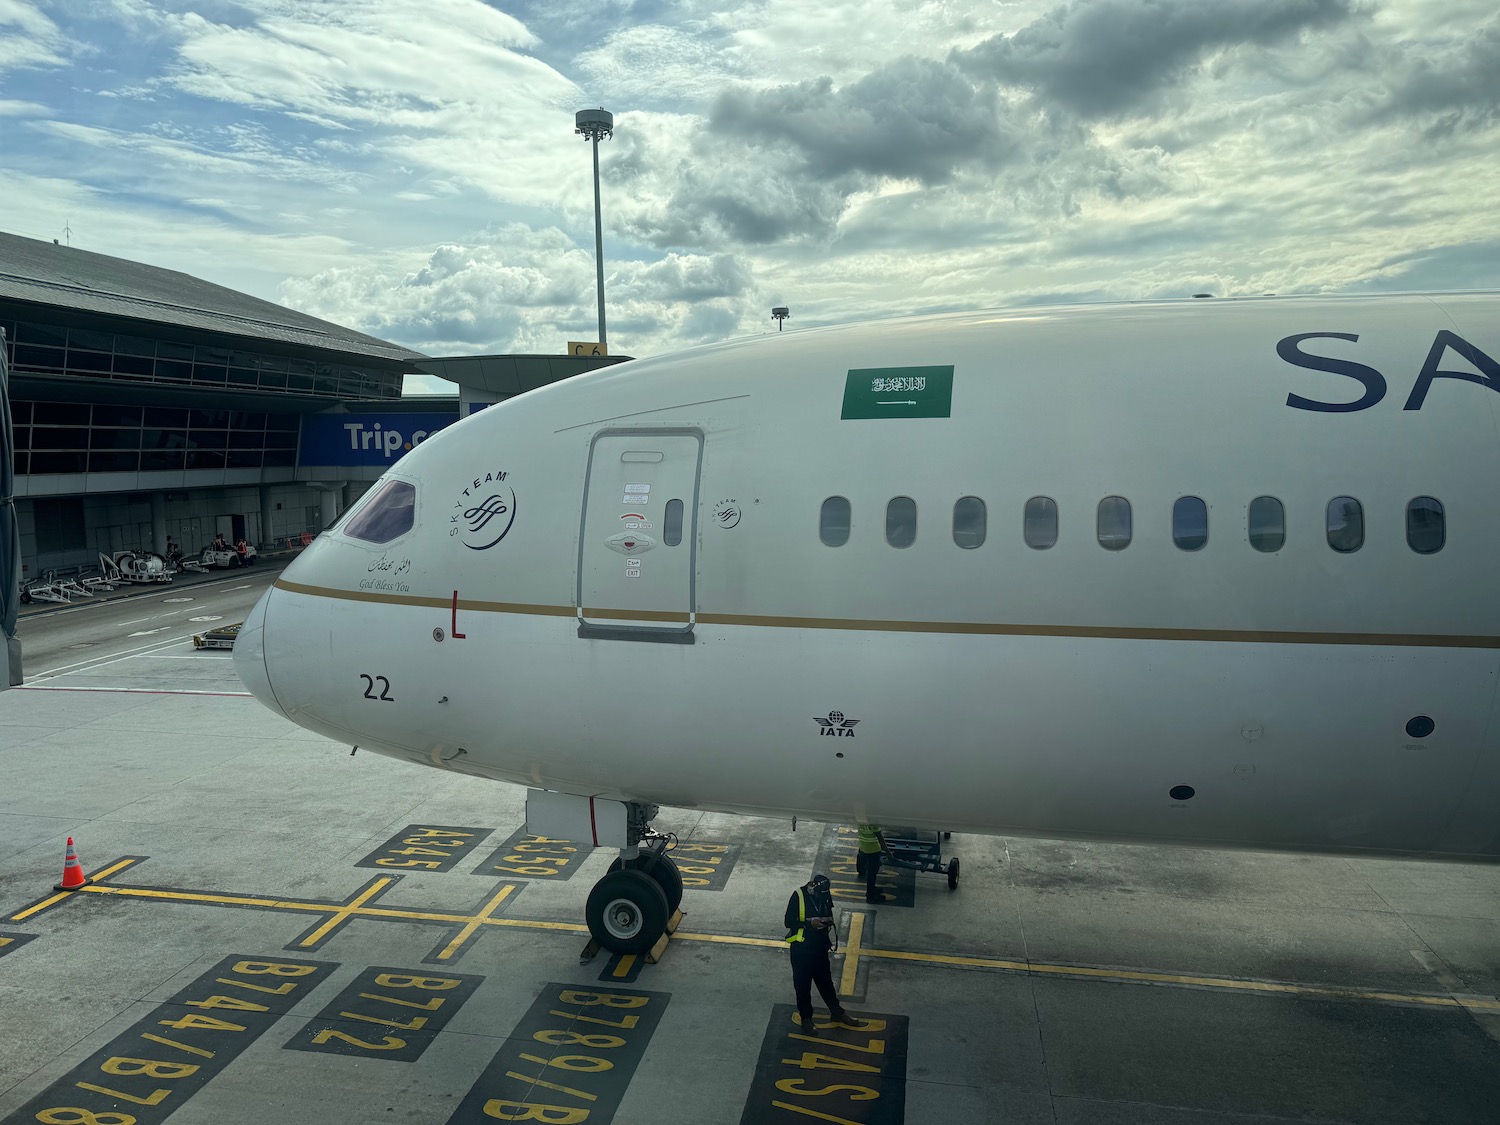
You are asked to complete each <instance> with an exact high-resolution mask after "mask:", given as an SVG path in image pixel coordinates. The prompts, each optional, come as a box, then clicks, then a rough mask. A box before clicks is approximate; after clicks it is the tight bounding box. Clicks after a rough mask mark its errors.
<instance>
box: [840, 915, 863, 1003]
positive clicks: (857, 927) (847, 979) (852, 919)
mask: <svg viewBox="0 0 1500 1125" xmlns="http://www.w3.org/2000/svg"><path fill="white" fill-rule="evenodd" d="M846 917H847V918H848V919H849V937H848V938H847V939H846V940H845V942H844V972H843V975H842V976H840V977H839V995H840V996H853V995H854V980H855V977H856V976H857V974H858V973H859V955H860V944H861V942H862V941H863V939H864V936H865V916H864V913H863V912H862V911H853V912H851V913H849V914H848V915H846Z"/></svg>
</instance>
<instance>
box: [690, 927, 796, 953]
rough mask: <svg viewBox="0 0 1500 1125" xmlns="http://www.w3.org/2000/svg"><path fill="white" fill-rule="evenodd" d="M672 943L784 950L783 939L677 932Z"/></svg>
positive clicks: (784, 941)
mask: <svg viewBox="0 0 1500 1125" xmlns="http://www.w3.org/2000/svg"><path fill="white" fill-rule="evenodd" d="M672 939H673V940H674V941H712V942H717V943H718V944H720V945H754V946H759V947H760V948H762V949H785V948H786V939H784V938H762V937H735V936H733V935H732V934H688V933H683V932H682V931H681V930H678V931H677V932H676V933H675V934H673V935H672Z"/></svg>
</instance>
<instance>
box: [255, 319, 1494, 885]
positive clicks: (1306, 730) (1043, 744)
mask: <svg viewBox="0 0 1500 1125" xmlns="http://www.w3.org/2000/svg"><path fill="white" fill-rule="evenodd" d="M1497 313H1500V298H1497V297H1496V296H1494V295H1485V294H1466V295H1450V296H1437V297H1389V298H1342V299H1340V298H1333V299H1316V298H1296V299H1264V300H1262V299H1256V300H1243V301H1240V300H1235V301H1225V300H1213V301H1209V300H1200V301H1191V302H1173V303H1161V304H1143V305H1130V306H1111V307H1096V308H1085V307H1080V308H1072V309H1023V310H1016V311H1009V312H996V313H965V314H953V315H945V316H936V317H923V318H913V319H908V320H896V321H888V322H881V323H875V324H871V325H864V326H855V327H839V328H828V329H819V330H809V331H802V332H796V333H787V334H784V335H773V336H769V337H765V338H761V339H755V340H749V341H741V342H732V343H727V344H723V345H716V346H711V347H705V348H700V349H696V350H693V351H689V352H686V353H682V354H680V355H677V356H671V357H665V358H660V359H651V360H640V361H633V362H629V363H625V364H621V365H619V366H617V367H613V368H609V369H606V370H603V371H600V372H597V373H594V374H590V375H585V376H580V377H577V378H574V379H570V380H567V381H565V382H562V383H558V384H554V385H551V386H548V387H545V388H543V389H540V390H537V391H533V392H531V393H528V394H525V395H522V396H520V397H518V398H516V399H513V400H511V401H509V402H506V403H504V404H502V405H499V406H495V407H491V408H489V409H486V410H483V411H481V412H479V413H477V414H475V415H474V416H472V417H470V418H467V419H465V420H464V421H462V422H460V423H458V424H457V425H454V426H451V427H449V428H447V429H445V430H444V431H442V432H441V433H440V434H438V435H436V436H434V437H433V438H431V439H429V440H428V441H426V442H424V443H422V444H421V445H420V446H418V447H417V448H415V449H413V450H412V451H411V452H410V453H409V454H407V455H406V456H405V457H404V458H402V460H401V461H400V462H399V463H397V464H396V465H395V466H394V467H393V468H392V469H391V471H390V472H389V473H388V474H387V475H386V477H385V478H384V480H383V481H382V483H381V484H379V485H377V486H376V487H374V488H372V489H371V490H370V492H369V493H368V494H367V495H366V497H365V498H364V499H362V500H361V501H360V502H359V503H358V504H356V505H355V506H354V507H353V508H352V509H351V513H350V515H349V516H348V517H346V519H345V520H344V521H343V522H341V523H340V525H339V526H338V527H337V528H335V529H334V530H332V531H330V532H325V533H324V534H322V535H320V536H319V537H318V538H317V539H316V540H315V541H314V542H313V544H312V545H311V546H310V547H309V548H308V549H307V550H306V551H304V552H303V554H302V555H301V557H299V558H298V559H297V560H296V561H295V562H294V563H292V565H291V566H289V567H288V568H287V569H286V571H285V572H284V573H283V575H282V576H281V577H280V578H279V579H278V581H277V582H276V584H275V586H274V588H273V589H272V590H271V591H269V592H268V594H267V596H266V597H265V598H264V599H263V600H262V602H261V603H260V605H259V606H258V607H257V609H256V611H255V613H254V615H253V616H252V618H251V619H250V620H249V621H248V622H247V623H246V626H245V628H244V629H243V630H242V631H241V633H240V635H239V640H238V642H237V647H236V653H235V659H236V662H237V665H238V666H239V668H240V671H241V676H242V677H243V678H244V679H245V681H246V683H247V684H248V685H249V686H250V688H251V690H252V691H254V692H255V693H256V694H257V696H258V697H259V698H261V699H262V701H264V702H266V703H267V704H268V705H269V706H272V707H274V708H276V709H277V710H279V711H281V712H282V713H284V714H285V715H287V716H288V717H290V718H291V719H292V720H294V721H295V722H297V723H299V724H301V725H302V726H305V727H307V728H309V729H311V730H314V731H318V732H320V733H322V734H324V735H327V736H328V737H331V738H334V739H338V740H341V741H343V742H346V743H350V744H355V745H358V746H359V748H360V749H362V750H368V751H374V752H378V753H382V754H387V755H391V756H393V757H399V758H406V759H409V760H411V761H413V762H417V763H420V764H424V765H427V766H435V767H437V768H439V769H445V770H450V771H457V772H461V773H467V774H475V775H480V776H483V777H488V778H495V779H499V780H502V781H509V782H515V783H518V784H523V785H528V786H532V787H536V788H542V789H549V790H556V791H559V792H563V793H571V794H579V795H590V796H602V797H609V798H613V799H621V800H631V801H643V802H654V803H659V804H662V805H673V806H688V807H698V808H704V809H716V810H723V811H730V812H740V813H750V814H758V815H772V816H781V817H790V816H793V815H796V816H800V817H806V818H812V819H817V820H831V821H844V822H853V821H855V820H859V821H868V822H873V823H876V824H903V825H917V826H926V827H932V828H942V829H949V830H954V831H971V832H984V833H1001V834H1029V835H1040V836H1053V837H1073V838H1083V839H1101V840H1113V841H1140V842H1174V843H1190V844H1200V845H1212V846H1234V847H1255V848H1276V849H1289V850H1297V851H1315V852H1361V853H1383V854H1395V855H1413V856H1431V857H1435V858H1458V859H1471V860H1484V861H1494V860H1500V722H1497V720H1500V710H1497V684H1500V597H1497V596H1496V592H1495V582H1494V578H1493V575H1494V573H1495V568H1496V565H1497V560H1500V504H1497V503H1496V499H1495V495H1496V491H1497V488H1500V485H1497V482H1500V410H1497V408H1500V393H1497V392H1500V367H1497V366H1496V364H1495V361H1494V360H1493V359H1492V358H1491V357H1494V356H1497V355H1500V316H1497ZM950 368H951V374H950V375H948V376H945V375H944V374H943V373H944V371H945V370H947V369H950ZM945 378H951V399H950V400H949V402H948V404H947V406H946V409H945V407H944V404H943V402H942V401H941V398H942V396H941V393H940V392H941V390H942V384H943V382H944V380H945ZM917 380H920V381H921V384H920V386H919V384H918V382H917ZM887 387H889V388H893V389H891V390H886V388H887ZM883 410H884V411H889V412H888V413H885V414H882V413H881V411H883ZM869 414H874V415H875V416H874V417H868V416H865V415H869ZM390 481H398V482H404V483H405V484H406V485H409V486H411V490H412V491H410V492H407V491H404V490H398V492H397V493H391V494H390V495H393V496H394V495H398V494H399V495H404V496H407V497H408V498H410V497H414V505H413V506H412V507H411V508H410V509H409V511H410V512H411V514H412V523H411V526H410V529H409V530H404V531H400V533H399V534H396V535H395V536H394V537H392V538H390V539H388V540H387V541H378V539H379V536H380V535H383V534H388V533H389V532H390V531H391V529H392V528H393V527H394V528H397V529H399V528H400V527H401V517H402V513H401V512H400V510H399V504H395V507H394V508H393V510H392V514H391V519H390V520H389V521H387V522H386V524H385V525H384V527H383V528H382V526H378V525H379V524H380V521H378V520H377V521H375V522H376V524H377V526H376V527H375V528H374V530H373V532H371V533H370V534H371V535H373V538H369V537H367V538H357V537H353V536H351V535H350V534H349V533H348V532H349V529H350V528H355V529H356V530H359V529H360V528H361V523H360V521H361V517H362V516H365V514H366V510H367V508H369V507H370V506H371V505H374V504H379V503H381V501H380V500H379V496H380V494H381V492H382V488H383V487H385V485H386V482H390ZM1110 497H1118V498H1123V499H1124V500H1125V501H1128V503H1129V509H1130V532H1129V533H1130V538H1129V542H1128V545H1125V546H1123V547H1120V543H1121V539H1122V534H1121V531H1122V528H1121V525H1120V523H1119V521H1118V519H1117V518H1116V519H1112V518H1111V517H1118V515H1119V514H1120V512H1121V508H1120V506H1119V504H1118V502H1116V501H1110V502H1109V504H1108V505H1107V509H1108V510H1107V512H1106V513H1105V514H1104V515H1103V516H1101V511H1100V505H1101V501H1104V500H1105V499H1106V498H1110ZM1183 497H1197V498H1200V499H1201V500H1202V501H1203V503H1204V507H1205V508H1206V512H1207V540H1206V542H1204V543H1203V544H1202V545H1201V546H1197V547H1196V549H1184V546H1188V547H1192V546H1195V545H1196V543H1197V540H1196V538H1194V536H1193V532H1192V529H1191V527H1190V526H1188V525H1190V524H1191V522H1192V521H1191V520H1188V521H1186V523H1185V525H1184V526H1185V527H1186V528H1187V530H1185V531H1183V534H1182V541H1183V544H1184V545H1179V544H1178V543H1177V542H1174V505H1176V504H1177V502H1178V500H1179V498H1183ZM1258 497H1270V498H1274V499H1275V500H1276V501H1279V502H1280V504H1281V506H1282V510H1283V512H1284V528H1285V530H1284V543H1283V544H1282V545H1281V546H1280V547H1279V549H1257V547H1256V546H1254V545H1252V542H1251V537H1250V531H1251V530H1252V529H1251V528H1250V526H1249V515H1248V512H1249V510H1250V504H1251V502H1252V501H1254V500H1256V498H1258ZM1341 497H1347V498H1352V499H1353V500H1355V501H1357V502H1358V505H1359V512H1360V515H1361V517H1362V525H1363V540H1362V543H1360V545H1358V547H1357V549H1354V550H1336V549H1334V547H1333V546H1331V545H1330V537H1329V531H1328V527H1327V523H1328V515H1327V512H1328V508H1329V505H1330V502H1331V501H1334V500H1335V498H1341ZM1423 497H1427V498H1433V499H1435V500H1436V501H1438V502H1439V503H1440V504H1441V506H1442V523H1441V527H1440V531H1441V544H1440V547H1439V549H1437V550H1435V551H1434V550H1430V548H1431V547H1432V545H1433V543H1434V542H1435V539H1434V537H1433V527H1432V524H1431V522H1430V521H1429V522H1428V523H1426V524H1420V526H1417V527H1416V528H1415V530H1413V531H1411V533H1410V535H1411V536H1414V537H1415V538H1409V529H1408V506H1409V504H1411V502H1412V501H1413V500H1414V499H1416V498H1423ZM829 498H843V499H845V500H847V501H848V511H849V513H850V515H849V520H848V536H847V541H846V542H843V543H842V545H837V546H830V545H827V544H826V543H825V542H824V538H825V536H826V537H828V538H830V539H831V540H833V541H837V539H838V537H839V534H840V531H839V528H838V524H839V520H838V518H837V509H838V507H839V505H838V503H837V501H835V502H834V505H833V508H834V511H833V513H832V516H831V518H830V520H829V523H828V526H824V524H823V522H822V521H823V516H824V512H825V508H824V504H825V501H827V500H829ZM897 498H909V499H910V500H911V501H914V504H915V510H916V534H915V538H914V540H912V541H911V542H910V545H908V546H893V545H891V543H890V542H888V538H887V531H888V527H887V521H888V509H889V505H890V504H891V501H892V500H893V499H897ZM964 498H977V500H978V501H982V502H983V514H984V520H983V523H984V526H983V539H982V542H980V543H979V544H978V545H977V546H961V545H959V543H958V542H956V541H955V534H954V526H955V505H957V504H958V503H959V501H960V500H963V499H964ZM1033 498H1047V499H1050V500H1051V501H1053V502H1054V504H1055V512H1056V539H1055V543H1054V544H1053V545H1051V546H1029V545H1028V543H1027V541H1026V536H1025V526H1026V525H1025V520H1024V518H1023V513H1024V512H1025V511H1026V505H1027V502H1028V501H1029V500H1032V499H1033ZM674 500H675V501H679V502H680V512H681V523H680V538H679V539H678V540H677V541H676V542H673V539H674V533H673V522H674V518H673V515H672V509H671V502H672V501H674ZM393 503H394V502H393ZM1424 503H1425V502H1424ZM1041 508H1042V509H1045V505H1042V506H1041ZM907 510H908V508H907V506H906V505H905V504H903V503H899V502H898V504H897V506H896V508H895V510H894V511H893V512H892V521H893V526H892V528H891V531H892V533H893V535H894V537H895V539H896V541H897V542H898V543H899V542H904V541H905V539H904V537H905V536H906V535H907V534H908V532H909V521H908V520H907V519H906V517H905V513H906V511H907ZM978 510H979V509H978V507H977V505H976V503H975V501H974V500H964V504H963V505H962V508H961V515H962V520H961V522H962V524H963V527H962V529H961V534H960V538H961V539H962V540H963V542H964V543H967V544H973V543H974V542H975V541H976V539H977V538H978V537H979V532H978V529H977V523H976V515H977V512H978ZM1429 510H1430V506H1429ZM1262 514H1263V511H1262ZM1344 514H1345V515H1347V514H1348V513H1347V512H1345V513H1344ZM1101 519H1103V521H1104V525H1105V526H1104V527H1103V529H1102V530H1103V532H1104V533H1105V538H1106V540H1107V541H1108V542H1109V547H1106V546H1104V545H1101V522H1100V521H1101ZM365 522H366V523H368V522H370V521H369V519H368V517H367V518H366V520H365ZM1045 530H1046V529H1045V522H1044V523H1043V524H1042V525H1041V532H1040V533H1039V534H1040V538H1041V539H1042V540H1045ZM1254 530H1255V531H1256V532H1257V535H1258V538H1257V542H1258V544H1259V546H1260V547H1262V548H1266V547H1270V546H1273V542H1272V541H1268V540H1267V539H1266V537H1265V535H1264V534H1263V532H1264V531H1265V528H1264V527H1262V526H1260V525H1257V527H1256V528H1255V529H1254ZM1350 534H1352V533H1351V531H1350V529H1349V528H1348V527H1345V528H1344V529H1343V530H1342V531H1341V532H1340V535H1341V536H1343V537H1344V538H1342V539H1340V545H1341V546H1345V547H1347V546H1348V545H1349V544H1350V542H1351V540H1350V539H1349V538H1348V536H1349V535H1350ZM497 536H498V538H497ZM1034 538H1037V536H1034ZM1413 543H1416V544H1417V545H1418V546H1420V547H1422V548H1423V549H1424V550H1427V551H1428V552H1429V553H1419V551H1418V550H1416V549H1414V548H1413V545H1412V544H1413ZM1110 547H1113V548H1119V549H1109V548H1110ZM1429 727H1430V729H1429Z"/></svg>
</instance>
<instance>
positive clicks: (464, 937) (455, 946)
mask: <svg viewBox="0 0 1500 1125" xmlns="http://www.w3.org/2000/svg"><path fill="white" fill-rule="evenodd" d="M515 889H516V887H515V884H514V883H506V884H505V886H503V887H501V888H500V891H499V893H498V894H496V895H495V896H494V897H493V898H492V899H490V901H489V902H487V903H485V904H484V906H483V907H482V908H481V909H480V911H479V913H478V914H476V915H474V917H473V918H472V919H470V920H469V921H468V923H466V924H465V925H464V928H463V929H461V930H459V931H458V933H456V934H455V935H454V936H453V940H452V941H450V942H449V943H448V944H447V945H445V946H444V947H443V951H442V952H441V953H439V954H438V955H437V959H438V960H439V961H446V960H447V959H448V958H450V957H452V956H453V955H454V954H455V953H457V952H458V951H459V949H461V948H462V947H463V944H464V942H466V941H468V940H469V939H470V938H471V937H473V936H474V931H475V930H477V929H479V927H480V926H481V925H482V924H483V923H485V922H487V921H489V917H490V915H491V914H492V913H493V912H494V911H495V910H496V909H497V908H498V907H499V905H500V904H501V903H502V902H504V901H505V900H506V899H507V898H509V897H510V895H511V892H512V891H514V890H515Z"/></svg>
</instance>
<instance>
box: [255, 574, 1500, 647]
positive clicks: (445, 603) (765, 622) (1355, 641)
mask: <svg viewBox="0 0 1500 1125" xmlns="http://www.w3.org/2000/svg"><path fill="white" fill-rule="evenodd" d="M275 585H276V588H277V589H280V590H288V591H291V592H292V593H296V594H308V595H310V596H312V597H319V598H334V599H337V600H340V601H353V602H376V603H379V604H381V605H409V606H421V607H425V608H429V609H450V608H452V606H453V599H452V598H451V597H447V598H429V597H419V596H417V595H415V594H384V593H374V592H370V591H364V590H339V589H334V588H332V587H328V586H305V585H303V584H302V583H300V582H288V581H286V580H285V579H281V578H278V579H277V580H276V583H275ZM458 608H459V609H463V610H468V611H470V612H476V613H517V614H528V615H532V616H542V617H577V616H578V610H577V608H576V607H574V606H567V605H531V604H527V603H525V602H488V601H474V600H471V599H466V598H460V599H459V601H458ZM583 616H584V618H586V619H591V620H598V619H600V618H610V619H633V620H637V621H670V622H676V623H680V624H686V623H687V621H688V616H687V614H685V613H682V612H675V613H672V612H660V611H651V610H626V609H587V610H584V612H583ZM697 622H698V624H700V625H743V626H749V627H757V628H771V629H843V630H853V631H857V632H867V633H956V634H968V635H973V636H999V637H1068V638H1075V639H1080V640H1082V639H1094V640H1132V641H1221V642H1228V643H1233V644H1278V645H1375V646H1381V647H1395V648H1493V649H1500V637H1485V636H1471V635H1466V634H1461V633H1452V634H1440V633H1317V632H1291V631H1286V630H1271V629H1149V628H1140V627H1122V626H1112V625H1017V624H1002V623H995V622H982V621H881V620H874V619H868V618H855V617H773V616H767V615H759V614H745V613H699V614H698V615H697Z"/></svg>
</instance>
